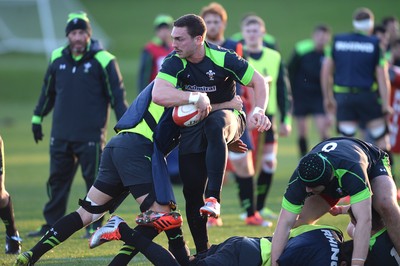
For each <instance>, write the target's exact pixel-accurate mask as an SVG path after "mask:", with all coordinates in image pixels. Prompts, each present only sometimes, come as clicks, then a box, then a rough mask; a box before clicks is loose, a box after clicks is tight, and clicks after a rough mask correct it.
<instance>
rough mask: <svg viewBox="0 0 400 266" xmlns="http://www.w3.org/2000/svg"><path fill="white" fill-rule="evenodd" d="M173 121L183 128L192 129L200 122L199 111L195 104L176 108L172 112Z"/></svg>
mask: <svg viewBox="0 0 400 266" xmlns="http://www.w3.org/2000/svg"><path fill="white" fill-rule="evenodd" d="M172 119H173V120H174V122H175V124H177V125H178V126H181V127H191V126H194V125H196V124H197V123H199V122H200V114H199V110H197V107H196V105H194V104H185V105H180V106H175V107H174V110H173V111H172Z"/></svg>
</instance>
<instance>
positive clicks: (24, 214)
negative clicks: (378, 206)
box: [0, 0, 399, 265]
mask: <svg viewBox="0 0 400 266" xmlns="http://www.w3.org/2000/svg"><path fill="white" fill-rule="evenodd" d="M82 3H83V5H84V6H85V10H86V11H88V13H89V15H90V17H93V18H95V19H96V20H97V22H98V23H99V24H100V25H101V26H102V27H103V29H104V31H105V32H106V33H107V34H108V35H109V36H110V37H111V41H112V42H111V45H110V47H109V50H110V52H112V53H113V54H115V55H116V56H117V58H118V62H119V64H120V69H121V72H122V75H123V76H124V80H125V87H126V90H127V97H128V100H129V101H131V100H133V99H134V97H135V95H136V88H135V84H136V72H137V67H138V66H137V64H138V60H139V59H138V58H139V53H140V50H141V48H142V46H143V45H144V43H145V42H146V41H147V40H148V39H150V38H151V36H152V34H153V28H152V21H153V19H154V17H155V16H156V15H157V14H159V13H169V14H171V15H172V16H174V17H178V16H181V15H183V14H185V13H198V12H199V11H200V9H201V7H202V6H203V5H206V4H208V3H209V2H208V1H187V0H172V1H162V0H156V1H129V0H119V1H112V2H111V1H106V0H96V1H89V0H83V1H82ZM220 3H221V4H223V5H224V6H225V7H226V9H227V11H228V15H229V25H228V29H227V36H229V35H231V34H233V33H234V32H236V31H238V30H239V28H238V25H239V20H240V18H241V17H242V16H243V14H244V13H246V12H250V11H255V12H257V13H258V14H259V15H261V16H262V17H263V18H264V19H265V21H266V26H267V30H268V31H269V32H270V33H271V34H273V35H275V36H276V38H277V39H278V42H279V46H280V49H281V51H282V54H283V55H284V57H285V58H286V59H287V58H288V56H289V55H290V53H291V50H292V47H293V45H294V43H295V42H296V41H298V40H300V39H303V38H307V37H308V36H309V34H310V32H311V30H312V28H313V26H314V25H315V24H317V23H321V22H324V23H326V24H329V25H330V26H331V27H332V29H333V31H334V32H341V31H349V30H350V29H351V15H352V12H353V10H354V9H355V8H356V7H359V6H367V7H370V8H371V9H372V10H373V11H374V12H375V15H376V19H377V20H380V19H381V18H382V17H383V16H384V15H391V14H393V12H394V11H393V10H396V9H394V7H399V5H398V2H397V1H394V0H383V1H373V0H367V1H361V0H353V1H345V0H338V1H311V0H304V1H277V0H271V1H262V0H248V1H232V0H230V1H229V0H223V1H220ZM71 11H72V10H71ZM15 15H16V16H17V15H18V14H15ZM21 23H23V20H21ZM58 30H60V31H63V30H64V28H63V27H62V28H60V29H58ZM46 64H47V59H46V57H45V56H44V55H28V54H15V53H13V54H2V55H0V134H1V135H2V137H3V139H4V141H5V152H6V158H5V160H6V170H7V173H6V188H7V190H8V191H9V192H10V194H11V195H12V198H13V202H14V209H15V216H16V221H17V226H18V230H19V231H20V234H21V236H22V237H23V239H24V241H23V250H27V249H29V248H31V247H32V246H33V245H34V244H35V243H36V241H37V240H38V239H30V238H27V237H26V234H27V233H28V232H29V231H32V230H35V229H36V228H38V227H39V226H40V225H41V224H42V223H43V216H42V209H43V206H44V204H45V202H46V201H47V195H46V191H45V183H46V181H47V178H48V172H49V154H48V149H49V145H48V144H49V136H50V124H51V116H48V117H46V118H45V120H44V123H43V126H44V134H45V137H44V141H43V142H41V143H39V144H36V143H34V140H33V137H32V133H31V124H30V119H31V115H32V111H33V109H34V107H35V104H36V100H37V97H38V95H39V91H40V87H41V82H42V79H43V75H44V72H45V69H46ZM114 124H115V119H114V114H112V115H111V121H110V130H109V138H110V136H112V135H113V132H112V131H111V128H112V125H114ZM310 128H311V143H310V145H313V144H316V142H317V141H318V138H317V135H316V132H314V131H313V130H312V128H315V127H313V126H312V124H310ZM297 154H298V152H297V144H296V132H295V130H294V132H293V133H292V135H291V136H290V137H289V138H286V139H284V138H282V139H280V140H279V151H278V162H279V165H278V169H277V173H276V175H275V178H274V183H273V187H272V189H271V195H270V196H269V199H268V202H269V205H268V206H269V207H270V208H272V209H273V210H274V211H276V212H278V211H279V209H280V202H281V197H282V195H283V193H284V190H285V188H286V184H287V180H288V178H289V177H290V175H291V173H292V171H293V169H294V168H295V166H296V163H297V160H298V155H297ZM398 174H399V173H397V175H398ZM175 192H176V197H177V201H178V204H179V208H180V209H181V211H182V212H183V215H184V200H183V198H182V192H181V187H179V186H177V187H175ZM85 194H86V193H85V191H84V185H83V180H82V177H81V174H80V173H78V174H77V176H76V178H75V181H74V185H73V188H72V191H71V196H70V200H69V205H68V212H71V211H74V210H75V209H76V208H77V201H78V198H82V197H84V195H85ZM222 204H223V207H222V218H223V222H224V226H223V227H220V228H211V229H210V230H209V237H210V242H211V243H218V242H221V241H223V240H224V239H226V238H228V237H229V236H232V235H243V236H264V235H271V234H272V232H273V229H274V228H271V229H266V228H258V227H249V226H245V225H244V223H243V221H240V220H239V218H238V217H239V214H240V212H241V210H240V209H239V201H238V197H237V191H236V186H235V182H234V181H233V179H231V178H229V179H228V180H227V183H226V184H225V186H224V188H223V192H222ZM137 213H138V206H137V204H136V203H135V202H134V200H133V199H132V198H128V199H127V200H126V201H125V203H124V204H123V205H121V207H120V208H119V209H118V212H117V214H119V215H121V216H122V217H124V218H125V219H126V220H127V221H128V222H129V223H130V224H132V225H133V224H134V217H135V215H136V214H137ZM184 217H185V215H184ZM321 223H329V224H334V225H336V226H338V227H340V228H341V229H343V230H344V229H345V227H346V224H347V219H346V217H335V218H334V219H332V218H331V217H330V216H326V217H323V218H322V220H321ZM3 232H4V231H0V254H1V255H0V265H11V264H12V262H13V260H14V256H5V255H3V254H2V250H4V240H1V239H4V233H3ZM184 233H185V237H186V240H187V241H188V245H189V247H190V248H191V250H192V252H194V245H193V241H192V238H191V236H190V232H189V230H188V227H187V223H184ZM81 235H83V231H81V232H78V233H76V234H75V235H73V236H71V238H70V239H69V240H67V241H66V242H65V243H63V244H62V245H60V246H58V247H57V248H55V249H53V250H52V251H51V252H49V253H47V254H46V255H44V256H43V257H42V259H41V260H40V262H39V265H60V264H65V265H106V264H107V263H108V262H109V261H111V259H112V257H113V256H114V255H115V254H116V253H117V251H118V249H119V247H120V245H121V243H119V242H115V243H114V242H113V243H107V244H105V245H103V246H101V247H98V248H96V249H94V250H90V249H89V248H88V244H87V241H86V240H82V239H81V238H80V237H81ZM165 239H166V238H165V237H164V236H163V235H162V236H159V237H158V238H157V239H156V241H157V242H158V243H160V244H162V245H164V246H166V241H165ZM131 264H132V265H149V263H148V262H146V260H145V258H144V257H143V256H142V255H138V256H137V257H136V258H135V259H134V260H133V261H132V263H131Z"/></svg>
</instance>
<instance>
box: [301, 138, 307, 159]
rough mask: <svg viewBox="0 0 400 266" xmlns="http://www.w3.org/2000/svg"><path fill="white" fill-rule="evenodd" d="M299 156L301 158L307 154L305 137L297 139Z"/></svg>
mask: <svg viewBox="0 0 400 266" xmlns="http://www.w3.org/2000/svg"><path fill="white" fill-rule="evenodd" d="M299 148H300V155H301V157H303V156H304V155H306V153H307V152H308V144H307V139H306V138H305V137H300V138H299Z"/></svg>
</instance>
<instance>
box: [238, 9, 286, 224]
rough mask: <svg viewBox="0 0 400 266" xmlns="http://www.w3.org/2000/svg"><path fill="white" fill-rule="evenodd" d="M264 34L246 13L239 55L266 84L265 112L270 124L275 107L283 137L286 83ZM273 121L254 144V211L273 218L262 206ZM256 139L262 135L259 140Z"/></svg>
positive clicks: (272, 154) (273, 151) (272, 162)
mask: <svg viewBox="0 0 400 266" xmlns="http://www.w3.org/2000/svg"><path fill="white" fill-rule="evenodd" d="M264 34H265V26H264V21H263V20H262V19H261V18H260V17H258V16H255V15H253V16H248V17H247V18H246V19H244V20H243V22H242V35H243V37H244V49H243V57H244V58H246V59H247V60H248V61H249V63H250V64H251V65H253V66H254V68H255V69H256V70H257V71H258V72H260V73H261V74H262V75H263V76H264V78H265V80H266V82H268V83H269V88H270V92H269V93H270V96H269V101H268V108H267V110H266V115H267V116H268V117H269V119H270V120H271V122H272V123H273V121H274V118H275V114H276V112H277V111H278V110H279V113H280V123H279V135H280V136H283V137H286V136H288V135H289V134H290V132H291V129H292V128H291V121H290V120H291V119H290V102H291V99H290V96H289V90H290V89H289V84H288V83H287V82H286V81H287V79H286V78H285V69H284V65H283V63H282V57H281V54H280V53H279V52H277V51H276V50H273V49H271V48H268V47H265V46H263V42H262V40H263V36H264ZM277 137H278V136H277V128H276V124H275V123H273V126H272V127H271V129H270V130H268V131H267V132H265V133H264V135H260V136H259V139H256V140H255V143H259V142H261V143H263V146H262V149H263V150H262V155H261V158H260V160H261V162H260V165H261V169H260V173H259V176H258V178H257V199H256V202H257V203H256V204H257V205H256V211H258V212H259V213H260V214H261V215H262V216H265V217H269V218H276V214H275V213H273V212H272V211H271V210H270V209H269V208H267V207H265V202H266V198H267V196H268V193H269V189H270V188H271V184H272V178H273V175H274V173H275V171H276V167H277V159H276V155H277V152H278V141H277ZM260 138H264V139H261V140H260Z"/></svg>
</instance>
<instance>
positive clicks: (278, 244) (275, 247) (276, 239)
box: [271, 230, 289, 266]
mask: <svg viewBox="0 0 400 266" xmlns="http://www.w3.org/2000/svg"><path fill="white" fill-rule="evenodd" d="M288 238H289V231H287V232H283V231H280V230H276V231H275V232H274V236H273V238H272V247H271V266H277V265H278V263H277V260H278V259H279V257H280V256H281V254H282V252H283V250H284V248H285V246H286V243H287V241H288Z"/></svg>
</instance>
